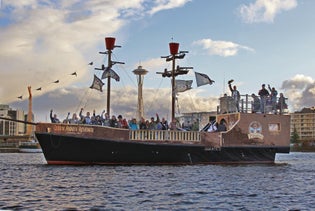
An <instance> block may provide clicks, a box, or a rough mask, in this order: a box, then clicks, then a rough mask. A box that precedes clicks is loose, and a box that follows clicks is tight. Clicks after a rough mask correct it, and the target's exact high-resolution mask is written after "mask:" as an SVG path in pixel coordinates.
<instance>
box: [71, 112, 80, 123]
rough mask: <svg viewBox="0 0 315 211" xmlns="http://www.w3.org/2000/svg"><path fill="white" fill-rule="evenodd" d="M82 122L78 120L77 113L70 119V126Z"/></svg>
mask: <svg viewBox="0 0 315 211" xmlns="http://www.w3.org/2000/svg"><path fill="white" fill-rule="evenodd" d="M79 123H80V120H79V118H78V115H77V114H76V113H73V114H72V118H71V119H69V124H79Z"/></svg>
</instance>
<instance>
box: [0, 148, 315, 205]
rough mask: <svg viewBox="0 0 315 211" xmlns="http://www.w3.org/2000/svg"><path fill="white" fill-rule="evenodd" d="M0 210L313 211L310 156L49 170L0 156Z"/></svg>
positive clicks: (39, 157) (29, 157) (27, 158)
mask: <svg viewBox="0 0 315 211" xmlns="http://www.w3.org/2000/svg"><path fill="white" fill-rule="evenodd" d="M0 175H1V177H0V178H1V183H0V210H255V211H256V210H315V200H314V199H315V153H290V154H283V155H279V156H277V162H276V164H275V165H196V166H48V165H46V162H45V160H44V157H43V154H41V153H39V154H38V153H34V154H22V153H12V154H6V153H3V154H0Z"/></svg>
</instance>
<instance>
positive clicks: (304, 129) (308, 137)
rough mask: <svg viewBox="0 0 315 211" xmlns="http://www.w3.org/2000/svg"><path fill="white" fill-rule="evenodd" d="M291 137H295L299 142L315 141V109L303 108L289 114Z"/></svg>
mask: <svg viewBox="0 0 315 211" xmlns="http://www.w3.org/2000/svg"><path fill="white" fill-rule="evenodd" d="M290 131H291V137H293V136H294V135H297V136H298V138H297V141H299V142H314V141H315V108H314V107H312V108H303V109H302V110H301V111H297V112H294V113H291V129H290Z"/></svg>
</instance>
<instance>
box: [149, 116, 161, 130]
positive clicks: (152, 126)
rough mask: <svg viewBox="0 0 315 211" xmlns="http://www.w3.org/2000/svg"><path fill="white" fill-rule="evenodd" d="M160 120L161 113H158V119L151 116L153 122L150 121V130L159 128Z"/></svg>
mask: <svg viewBox="0 0 315 211" xmlns="http://www.w3.org/2000/svg"><path fill="white" fill-rule="evenodd" d="M159 122H160V118H159V115H158V114H156V121H154V117H151V122H150V123H149V127H148V129H149V130H156V129H157V124H158V123H159Z"/></svg>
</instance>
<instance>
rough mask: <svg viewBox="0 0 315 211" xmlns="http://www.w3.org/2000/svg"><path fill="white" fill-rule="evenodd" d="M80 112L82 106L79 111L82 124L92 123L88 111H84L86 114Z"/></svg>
mask: <svg viewBox="0 0 315 211" xmlns="http://www.w3.org/2000/svg"><path fill="white" fill-rule="evenodd" d="M82 112H83V108H81V110H80V113H79V116H80V118H81V121H82V123H83V124H92V119H91V116H90V115H91V114H90V112H89V111H88V112H86V116H83V115H82Z"/></svg>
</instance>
